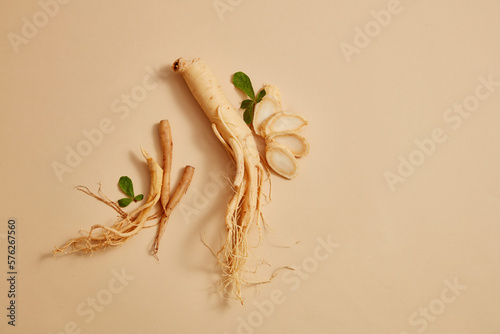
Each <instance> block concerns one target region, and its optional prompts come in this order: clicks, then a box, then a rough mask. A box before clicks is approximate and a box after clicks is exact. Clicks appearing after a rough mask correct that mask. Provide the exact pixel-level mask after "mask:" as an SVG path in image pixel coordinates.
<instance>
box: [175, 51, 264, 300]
mask: <svg viewBox="0 0 500 334" xmlns="http://www.w3.org/2000/svg"><path fill="white" fill-rule="evenodd" d="M172 69H173V70H174V71H175V72H178V73H180V74H181V75H182V77H183V78H184V80H185V81H186V83H187V86H188V87H189V89H190V91H191V93H192V94H193V96H194V97H195V99H196V100H197V101H198V103H199V105H200V106H201V108H202V109H203V111H204V112H205V114H206V116H207V118H208V119H209V120H210V122H211V123H212V129H213V131H214V133H215V135H216V137H217V138H218V139H219V140H220V142H221V144H222V145H223V146H224V148H225V149H226V151H227V152H228V154H229V156H230V157H231V159H232V160H233V162H234V163H235V165H236V174H235V176H234V179H233V180H232V182H231V188H232V189H233V190H234V195H233V197H232V198H231V199H230V201H229V203H228V205H227V210H226V216H225V226H226V231H227V235H226V241H225V243H224V245H223V246H222V247H221V249H220V250H219V251H218V252H214V255H215V256H216V257H217V260H218V263H219V264H220V268H221V271H222V279H221V281H220V292H221V294H222V295H223V296H224V297H225V298H228V299H236V300H239V301H240V302H241V303H243V297H242V287H243V286H245V285H248V284H251V282H250V281H249V280H248V279H246V277H245V273H247V272H248V270H247V269H245V264H246V262H247V259H248V258H249V256H250V251H249V245H248V240H247V237H248V233H249V231H250V229H251V228H252V227H253V226H259V217H260V210H261V204H262V198H263V182H264V181H265V179H266V178H267V175H268V174H267V170H266V167H265V166H264V165H263V164H262V162H261V160H260V159H261V158H260V154H259V151H258V150H257V146H256V143H255V139H254V137H253V135H252V132H251V130H250V128H249V127H248V126H247V124H246V123H245V122H244V121H243V119H242V118H241V116H240V115H239V114H238V113H237V111H236V109H235V108H234V106H233V105H232V104H231V103H230V102H229V101H228V99H227V98H226V96H225V95H224V93H223V91H222V89H221V87H220V86H219V84H218V81H217V79H216V78H215V76H214V75H213V74H212V72H211V71H210V69H209V68H208V67H207V65H206V64H205V63H204V62H203V61H201V60H199V59H194V60H191V61H187V60H185V59H183V58H179V59H178V60H176V61H175V62H174V64H173V65H172Z"/></svg>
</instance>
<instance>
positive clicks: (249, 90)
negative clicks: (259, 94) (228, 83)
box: [233, 72, 255, 101]
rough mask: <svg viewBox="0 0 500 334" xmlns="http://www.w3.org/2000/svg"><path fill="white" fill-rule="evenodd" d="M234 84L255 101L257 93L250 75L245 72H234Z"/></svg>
mask: <svg viewBox="0 0 500 334" xmlns="http://www.w3.org/2000/svg"><path fill="white" fill-rule="evenodd" d="M233 84H234V85H235V86H236V87H237V88H239V89H241V90H242V91H243V92H244V93H245V94H247V95H248V97H250V98H251V99H252V100H253V101H255V93H254V91H253V87H252V82H251V81H250V78H249V77H248V75H246V74H245V73H243V72H236V73H234V75H233Z"/></svg>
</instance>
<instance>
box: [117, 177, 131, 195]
mask: <svg viewBox="0 0 500 334" xmlns="http://www.w3.org/2000/svg"><path fill="white" fill-rule="evenodd" d="M118 185H119V186H120V189H121V190H122V191H123V192H124V193H125V195H127V196H129V197H131V198H134V185H133V184H132V180H131V179H130V178H129V177H128V176H122V177H120V181H118Z"/></svg>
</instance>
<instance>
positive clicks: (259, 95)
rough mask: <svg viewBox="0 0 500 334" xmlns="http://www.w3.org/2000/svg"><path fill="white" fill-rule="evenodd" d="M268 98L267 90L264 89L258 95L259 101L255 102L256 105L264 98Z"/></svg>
mask: <svg viewBox="0 0 500 334" xmlns="http://www.w3.org/2000/svg"><path fill="white" fill-rule="evenodd" d="M264 96H266V90H265V89H262V90H261V91H260V92H259V94H257V99H256V100H255V103H259V102H260V101H261V100H262V98H263V97H264Z"/></svg>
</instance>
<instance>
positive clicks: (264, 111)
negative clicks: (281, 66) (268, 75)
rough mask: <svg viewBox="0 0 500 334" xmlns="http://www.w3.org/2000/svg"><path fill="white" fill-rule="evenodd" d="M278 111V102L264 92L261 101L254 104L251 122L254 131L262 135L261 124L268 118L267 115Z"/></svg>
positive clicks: (269, 115)
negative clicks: (264, 94)
mask: <svg viewBox="0 0 500 334" xmlns="http://www.w3.org/2000/svg"><path fill="white" fill-rule="evenodd" d="M266 92H267V91H266ZM279 111H280V110H279V109H278V103H277V102H276V101H275V99H274V98H272V97H271V96H268V95H267V94H266V96H264V98H263V99H262V101H260V102H259V103H257V105H256V106H255V111H254V114H253V122H252V125H253V129H254V131H255V133H256V134H258V135H259V136H262V137H263V136H264V133H263V132H262V129H263V127H262V125H263V124H264V122H265V121H267V120H268V119H269V117H271V116H272V115H274V114H276V113H277V112H279Z"/></svg>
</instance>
